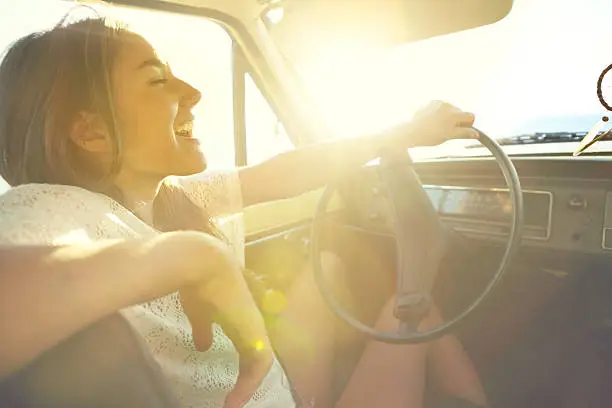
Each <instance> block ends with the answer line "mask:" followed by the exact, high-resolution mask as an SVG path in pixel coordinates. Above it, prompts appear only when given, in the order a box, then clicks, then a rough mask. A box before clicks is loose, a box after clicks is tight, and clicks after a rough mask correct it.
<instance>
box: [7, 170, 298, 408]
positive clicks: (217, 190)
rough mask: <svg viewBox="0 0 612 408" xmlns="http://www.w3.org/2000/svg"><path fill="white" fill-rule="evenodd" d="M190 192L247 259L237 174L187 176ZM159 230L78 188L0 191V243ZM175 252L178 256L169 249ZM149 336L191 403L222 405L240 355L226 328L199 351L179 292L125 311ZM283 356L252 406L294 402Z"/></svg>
mask: <svg viewBox="0 0 612 408" xmlns="http://www.w3.org/2000/svg"><path fill="white" fill-rule="evenodd" d="M178 180H179V182H180V183H181V184H182V185H183V186H184V188H185V191H186V192H187V194H188V196H189V197H190V198H191V199H192V200H193V201H194V202H195V203H197V204H199V205H201V206H202V207H204V208H205V209H206V211H207V212H208V213H209V214H210V215H211V216H212V217H213V219H214V220H215V221H217V223H218V225H219V228H220V229H221V230H222V231H223V233H224V234H225V235H226V236H227V237H228V239H229V241H230V243H231V244H232V246H233V248H234V251H235V253H236V256H237V257H238V258H239V259H240V260H241V261H242V262H244V231H243V225H242V219H241V212H242V195H241V192H240V182H239V179H238V176H237V173H236V172H218V173H208V172H207V173H203V174H201V175H198V176H193V177H189V178H180V179H178ZM156 233H157V232H156V231H155V230H154V229H153V228H151V227H149V226H148V225H147V224H145V223H144V222H142V221H141V220H140V219H139V218H137V217H136V216H135V215H134V214H133V213H131V212H130V211H129V210H127V209H126V208H125V207H123V206H122V205H120V204H119V203H117V202H116V201H114V200H112V199H110V198H108V197H106V196H104V195H101V194H97V193H93V192H90V191H87V190H84V189H81V188H78V187H70V186H61V185H49V184H29V185H23V186H19V187H16V188H12V189H10V190H9V191H8V192H6V193H5V194H3V195H2V196H0V244H70V243H79V242H91V241H96V240H104V239H121V238H128V239H129V238H133V237H139V236H152V235H154V234H156ZM169 256H171V254H169ZM122 313H123V314H124V315H125V316H126V317H127V318H128V320H129V321H130V322H131V323H132V324H133V325H134V326H135V327H136V329H137V330H138V331H139V332H140V333H141V334H142V335H143V337H144V338H145V340H146V341H147V343H148V345H149V346H150V349H151V352H152V353H153V355H154V356H155V358H156V360H157V361H158V362H159V364H160V365H161V367H162V369H163V371H164V372H165V374H166V376H167V377H168V379H169V380H170V382H171V384H172V385H173V387H174V389H175V392H176V394H177V396H178V397H179V399H180V401H181V403H182V406H184V407H202V408H204V407H221V406H222V405H223V401H224V398H225V396H226V395H227V393H228V392H229V391H230V390H231V388H232V387H233V385H234V384H235V382H236V378H237V374H238V354H237V352H236V350H235V348H234V346H233V344H232V343H231V341H230V340H229V338H228V337H227V336H226V335H225V334H224V333H223V331H222V329H221V328H220V327H219V326H216V325H215V327H214V340H213V345H212V347H211V349H210V350H208V351H206V352H198V351H197V350H196V349H195V346H194V344H193V339H192V336H191V327H190V325H189V322H188V320H187V317H186V315H185V314H184V313H183V311H182V308H181V305H180V302H179V298H178V293H172V294H169V295H167V296H164V297H162V298H159V299H156V300H154V301H152V302H149V303H146V304H142V305H138V306H134V307H130V308H128V309H125V310H123V311H122ZM294 406H295V403H294V402H293V399H292V396H291V392H290V387H289V383H288V381H287V378H286V377H285V374H284V372H283V370H282V368H281V366H280V364H278V362H277V361H275V363H274V365H273V366H272V368H271V369H270V372H269V373H268V375H267V377H266V378H265V379H264V381H263V383H262V384H261V386H260V387H259V389H258V390H257V392H256V393H255V395H254V396H253V398H252V399H251V401H250V402H249V404H248V405H247V407H253V408H277V407H282V408H285V407H294Z"/></svg>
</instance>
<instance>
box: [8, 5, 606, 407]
mask: <svg viewBox="0 0 612 408" xmlns="http://www.w3.org/2000/svg"><path fill="white" fill-rule="evenodd" d="M54 3H57V4H58V6H57V10H56V11H54V13H56V14H57V15H58V16H59V15H61V14H62V13H64V12H66V11H68V10H70V9H71V8H73V7H75V3H74V2H70V1H57V2H54ZM78 3H85V4H88V5H90V7H92V8H94V9H98V10H100V11H101V12H102V13H110V14H111V15H113V16H117V17H118V18H120V19H123V18H126V19H128V20H129V21H133V26H134V28H136V29H138V28H139V27H140V26H139V24H141V26H142V27H145V24H144V23H143V21H146V19H147V18H150V21H151V23H149V25H150V27H153V26H156V27H158V26H159V24H164V22H166V24H168V27H172V24H175V25H176V24H179V22H180V24H184V25H185V26H189V27H192V29H193V30H194V31H193V32H194V33H196V34H193V35H200V36H202V38H203V39H202V40H201V41H199V40H195V39H193V38H192V39H189V40H186V41H185V44H184V47H183V48H182V47H176V42H174V43H172V41H176V39H177V38H178V35H182V34H180V32H179V33H178V34H176V33H175V34H167V33H163V34H167V35H170V36H172V35H174V37H172V38H173V39H174V40H172V41H171V40H168V44H167V47H168V48H169V49H170V54H171V55H170V58H171V56H172V53H175V54H177V53H184V54H189V56H188V58H185V57H183V58H184V59H185V60H186V61H188V62H187V65H188V64H189V61H190V59H194V60H195V57H194V56H193V55H197V52H198V49H199V48H202V54H203V55H207V56H210V55H213V54H212V53H214V52H217V50H216V49H214V48H215V47H216V46H218V47H225V48H223V50H224V51H223V53H224V54H223V55H224V57H223V58H219V59H218V60H211V59H210V58H209V59H207V62H206V63H202V65H198V64H200V62H198V61H194V62H193V64H194V65H195V66H196V67H197V68H198V70H195V69H194V70H193V72H186V74H187V76H188V77H189V76H191V77H194V78H196V79H195V81H196V82H197V81H198V79H197V77H198V76H206V75H207V73H210V72H212V73H213V74H214V75H217V74H218V75H222V77H223V81H222V82H223V83H224V84H225V85H224V86H225V88H224V89H223V90H222V91H219V92H217V91H216V90H214V89H213V90H212V94H211V96H210V97H209V98H208V99H209V101H208V104H213V105H214V104H215V103H216V102H215V97H216V96H219V95H221V94H222V93H224V94H223V95H225V96H222V97H220V98H219V99H218V100H219V106H222V109H223V111H222V113H221V114H216V116H217V117H218V118H221V119H222V120H223V121H225V122H226V123H225V122H224V123H225V124H224V125H219V126H216V125H215V126H216V127H215V126H212V129H213V131H217V132H218V134H220V135H224V138H222V140H221V138H217V139H215V140H210V141H208V142H205V143H204V148H205V149H207V147H209V146H210V150H212V152H211V153H209V156H211V157H212V158H213V159H212V160H211V163H212V165H213V166H215V165H216V162H215V160H216V159H218V160H219V161H220V162H221V159H223V160H225V161H224V162H223V163H221V164H225V165H227V164H229V165H235V166H245V165H252V164H256V163H257V162H260V161H262V160H264V159H265V158H267V157H270V156H271V155H273V154H275V153H278V152H281V151H284V150H287V149H292V148H295V147H296V146H300V145H307V144H309V143H313V142H318V141H322V140H328V139H333V138H335V137H350V136H352V135H357V134H366V133H368V132H372V131H374V130H376V129H378V128H377V126H379V127H380V128H385V127H388V126H390V125H393V124H394V122H398V121H399V120H407V119H409V118H410V116H409V115H407V114H406V112H410V111H411V110H412V108H413V107H416V106H417V105H418V104H419V103H422V102H427V100H429V99H438V98H440V99H442V100H445V98H446V97H447V96H448V98H450V99H451V100H450V102H454V101H457V102H458V104H461V103H465V105H466V107H465V109H467V110H472V111H474V113H475V114H476V117H477V121H476V127H478V129H479V130H480V131H482V136H481V138H480V140H478V141H475V140H471V141H449V142H447V143H445V144H444V145H441V146H429V147H423V148H415V149H411V150H410V152H401V154H397V155H391V154H388V155H385V154H383V155H382V157H381V159H380V160H376V161H373V162H370V163H367V164H365V165H364V166H363V167H360V168H355V169H354V172H353V173H352V174H350V175H348V176H347V177H346V179H343V180H340V181H338V183H337V184H336V185H330V186H327V187H326V188H325V189H323V190H317V191H313V192H311V193H307V194H304V195H301V196H298V197H295V198H292V199H287V200H282V201H278V202H271V203H266V204H261V205H257V206H254V207H250V208H246V209H245V210H244V214H243V215H242V216H243V217H244V223H245V231H246V266H247V268H248V269H249V270H250V271H253V273H255V274H257V275H258V276H260V278H261V279H262V280H263V281H265V282H266V284H267V285H268V286H269V287H271V288H274V289H275V290H278V291H279V292H281V293H282V292H283V291H285V290H287V288H288V287H289V285H290V284H291V282H292V280H293V278H294V277H295V274H296V273H297V269H298V265H299V264H301V263H302V262H304V260H308V259H311V262H313V264H314V266H315V271H316V270H317V265H316V263H317V261H318V260H319V257H318V253H319V252H320V251H321V250H323V249H328V248H331V249H333V250H334V251H335V252H336V253H338V254H340V256H341V257H342V259H343V260H344V261H345V262H346V263H347V266H348V269H349V270H350V271H351V274H350V277H351V278H350V281H349V283H348V284H349V286H350V290H351V291H352V292H353V293H354V296H355V298H356V299H359V302H358V303H357V304H356V305H355V308H354V309H353V310H351V311H350V312H348V311H345V310H342V308H341V307H340V305H339V304H338V303H337V302H335V301H334V299H333V298H328V299H327V300H328V301H329V303H330V307H332V309H334V311H335V312H336V313H337V314H338V315H339V316H340V318H342V319H343V320H345V321H347V323H348V324H350V325H353V326H357V328H358V329H359V330H361V331H363V332H364V335H363V341H362V342H361V343H360V344H357V345H355V347H353V348H350V349H342V350H339V352H338V355H337V356H336V361H335V365H336V372H337V373H336V376H335V377H336V378H335V382H336V384H335V387H336V389H337V390H341V389H342V387H343V385H344V384H346V381H347V380H348V377H349V376H350V373H351V372H352V370H353V369H354V367H355V364H356V362H357V361H358V359H359V356H360V353H361V351H362V350H363V346H364V343H365V341H366V340H367V339H369V338H371V337H375V338H377V339H379V340H380V341H387V342H393V343H414V342H418V341H426V340H429V339H431V338H435V336H439V335H441V334H443V333H446V332H448V331H451V332H453V333H455V334H456V335H457V336H458V337H459V339H460V340H461V342H462V343H463V345H464V346H465V348H466V349H467V351H468V353H469V355H470V357H471V358H472V360H473V361H474V363H475V365H476V367H477V369H478V372H479V374H480V375H481V378H482V380H483V382H484V384H485V388H486V390H487V394H488V396H489V398H490V404H491V406H493V407H517V406H521V407H548V406H550V407H552V406H555V407H604V406H609V405H610V402H609V401H610V400H612V394H611V393H610V391H609V390H610V387H609V386H608V384H607V382H606V381H607V380H608V379H609V378H612V297H611V296H610V295H609V294H610V293H612V275H611V273H610V270H611V269H612V160H611V156H610V151H612V150H610V148H611V147H612V145H610V144H609V142H607V140H608V139H607V138H608V133H609V132H607V129H608V128H609V122H608V121H607V119H606V118H607V116H606V115H608V114H610V112H609V109H608V108H609V105H608V103H609V102H608V101H612V95H611V97H610V98H609V99H607V100H606V99H605V97H606V93H609V89H610V86H611V85H612V74H610V75H609V76H610V81H608V79H607V78H606V74H607V72H608V71H610V69H609V64H612V53H610V52H607V51H606V48H605V47H606V46H607V50H610V49H612V48H610V45H612V36H609V34H608V35H607V36H606V35H604V34H606V33H605V30H604V27H605V23H606V22H607V19H606V17H608V16H610V15H611V14H610V13H611V11H610V9H609V6H608V5H607V4H606V0H587V1H584V2H580V4H577V3H578V2H572V1H570V0H564V1H551V0H514V1H513V0H455V1H452V2H451V1H446V0H334V1H326V0H233V1H229V0H163V1H162V0H148V1H142V0H107V1H103V2H91V3H89V2H87V1H85V2H78ZM0 4H2V7H5V6H6V7H7V10H9V8H10V7H13V9H12V11H11V12H12V13H13V14H12V15H14V16H16V15H23V14H19V13H23V12H24V11H23V10H25V9H24V6H15V5H12V3H11V5H9V4H8V1H6V0H0ZM19 7H21V8H19ZM32 7H34V8H37V7H40V10H41V13H42V12H43V11H44V9H43V6H42V3H41V1H40V0H34V1H33V5H32ZM45 7H47V6H45ZM9 11H10V10H9ZM10 15H11V14H10V13H9V14H6V15H5V16H10ZM143 16H146V17H143ZM5 18H7V21H8V19H9V18H10V17H3V16H2V13H0V21H2V22H3V24H4V19H5ZM25 18H26V19H27V18H28V17H27V16H25ZM32 19H33V20H34V19H39V20H41V21H42V19H41V18H40V17H36V18H34V17H32ZM37 21H38V20H37ZM153 22H154V23H153ZM37 24H38V23H37ZM41 24H42V23H41ZM156 24H157V25H156ZM213 26H214V27H213ZM27 29H29V26H26V27H23V28H21V30H22V31H24V32H23V34H25V32H27ZM145 29H146V27H145ZM198 30H200V31H198ZM145 31H146V30H145ZM157 31H159V30H157ZM162 31H163V30H162ZM169 31H171V30H169ZM578 31H580V32H578ZM154 34H155V33H154ZM0 35H4V36H5V37H7V38H8V37H11V36H12V38H8V39H9V40H11V39H14V38H15V37H16V35H15V34H14V33H13V32H9V31H8V30H7V31H6V35H5V33H4V32H3V31H2V30H1V29H0ZM157 35H158V36H162V33H157ZM206 35H209V36H213V37H214V36H217V37H216V38H217V39H216V40H214V41H212V40H211V41H212V42H211V43H209V45H207V44H206V40H205V38H206ZM515 39H516V41H515ZM519 39H520V41H519ZM1 40H2V41H5V38H2V39H1ZM7 41H8V40H7ZM215 41H216V42H215ZM215 44H217V45H215ZM219 44H221V45H219ZM529 44H532V46H533V47H532V48H529ZM0 45H2V43H0ZM172 48H174V49H172ZM390 50H395V51H393V52H395V53H396V54H391V52H392V51H390ZM398 50H399V51H398ZM194 53H196V54H194ZM389 55H396V56H395V57H390V56H389ZM398 55H399V56H398ZM394 58H395V59H394ZM211 61H212V62H211ZM377 64H378V65H377ZM200 68H201V69H200ZM607 68H608V69H607ZM180 69H181V68H178V69H177V70H179V72H180ZM400 79H401V80H402V81H403V82H401V83H400V82H399V81H400ZM201 81H203V82H200V83H202V84H203V85H201V87H204V88H206V86H207V84H208V82H206V81H207V79H206V78H204V79H201ZM209 81H210V79H209ZM608 84H609V85H608ZM447 91H448V92H447ZM204 93H205V94H206V91H205V92H204ZM355 100H357V101H355ZM481 108H482V109H481ZM219 109H221V108H219ZM212 115H215V114H214V113H213V114H210V113H204V114H203V116H204V119H205V120H206V119H207V118H209V117H211V116H212ZM360 116H361V117H360ZM221 119H220V120H221ZM370 119H371V120H370ZM374 119H377V121H376V120H374ZM208 133H209V134H210V130H209V131H208ZM205 137H206V136H205ZM588 138H590V140H592V139H597V142H595V143H591V145H589V147H588V148H586V150H584V151H580V154H579V155H578V154H576V152H577V149H582V148H583V145H584V144H585V142H584V140H586V139H588ZM581 142H582V145H581ZM217 153H218V154H217ZM404 153H405V154H404ZM423 214H425V215H426V216H423ZM318 269H320V265H319V268H318ZM415 270H420V271H423V270H427V271H428V272H427V274H418V273H416V272H415ZM435 272H437V278H436V280H435V284H433V287H431V288H430V287H429V286H428V284H427V283H426V282H425V281H424V280H423V279H426V278H427V276H430V275H431V273H435ZM428 274H429V275H428ZM426 275H427V276H426ZM319 283H320V286H321V291H322V293H323V294H325V291H326V288H325V282H324V281H323V280H319ZM394 287H396V289H393V288H394ZM394 290H395V292H396V294H397V295H398V298H399V299H400V302H399V303H400V304H398V305H396V313H397V314H398V316H401V320H402V321H403V323H405V324H402V327H400V328H398V332H397V333H386V334H385V333H375V332H372V331H371V328H370V326H371V325H373V323H374V321H375V319H376V317H377V315H378V312H379V310H380V308H381V307H382V304H383V302H384V301H385V299H387V298H388V296H389V295H390V294H392V293H393V291H394ZM328 297H331V296H328ZM432 298H434V299H435V300H436V303H437V304H438V306H439V307H440V308H441V309H442V312H443V314H444V316H445V319H446V321H447V323H448V324H445V326H444V327H443V328H442V330H438V331H436V329H434V330H433V331H432V332H431V333H419V332H417V331H415V330H413V323H414V322H415V319H416V320H418V318H419V317H420V316H421V315H422V313H423V311H424V310H426V309H427V306H428V304H429V302H430V301H431V299H432ZM423 308H425V309H423ZM368 330H369V331H368ZM92 369H95V368H92ZM338 392H339V391H338Z"/></svg>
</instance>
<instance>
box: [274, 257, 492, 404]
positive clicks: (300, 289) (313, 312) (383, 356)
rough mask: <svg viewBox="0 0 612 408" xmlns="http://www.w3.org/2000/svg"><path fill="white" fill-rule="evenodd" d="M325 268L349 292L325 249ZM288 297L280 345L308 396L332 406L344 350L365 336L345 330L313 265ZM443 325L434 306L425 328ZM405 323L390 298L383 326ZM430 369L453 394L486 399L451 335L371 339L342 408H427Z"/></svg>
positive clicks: (278, 329)
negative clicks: (409, 341) (337, 361)
mask: <svg viewBox="0 0 612 408" xmlns="http://www.w3.org/2000/svg"><path fill="white" fill-rule="evenodd" d="M322 265H323V268H324V271H325V272H326V276H327V278H328V281H331V282H330V283H331V284H332V286H333V287H334V289H335V290H336V292H337V293H338V292H342V289H345V288H346V286H345V284H344V267H343V265H342V262H341V261H340V260H339V259H338V258H337V257H335V256H334V255H331V254H324V255H323V256H322ZM287 297H288V303H287V307H286V309H285V311H284V312H283V314H282V316H281V317H280V319H279V320H278V322H277V324H276V325H275V326H274V327H273V328H272V329H271V330H270V335H271V339H272V343H273V344H274V346H275V348H276V350H277V353H278V355H279V358H280V360H281V361H282V362H283V364H284V366H285V369H286V372H287V375H288V377H289V379H290V380H291V382H292V385H293V386H294V387H295V389H296V391H297V393H298V395H299V396H300V398H301V400H302V401H304V402H311V401H314V402H315V403H316V407H328V406H330V405H331V384H332V383H333V381H332V380H333V378H332V377H333V367H332V362H333V358H334V355H335V353H336V350H337V348H338V347H349V346H350V345H351V343H353V344H354V343H355V342H358V341H359V338H360V336H359V335H358V334H357V333H355V332H354V331H349V330H346V329H345V330H338V329H339V328H343V326H342V325H339V324H338V319H337V318H336V317H335V316H334V315H333V314H332V312H330V311H329V309H328V307H327V305H326V304H325V303H324V301H323V299H322V298H321V296H320V294H319V292H318V289H317V288H316V285H315V283H314V279H313V277H312V273H311V272H310V270H309V269H308V268H305V270H304V271H303V273H302V275H301V276H300V277H299V278H298V279H297V282H296V284H295V285H294V287H292V289H291V291H290V293H288V294H287ZM339 297H340V298H344V299H346V298H348V297H350V294H348V293H339ZM440 322H441V317H440V315H439V313H438V312H437V310H436V309H434V310H432V313H431V314H430V316H428V318H427V319H425V320H424V321H423V322H422V324H421V328H427V327H432V326H436V325H438V324H440ZM398 324H399V322H398V321H397V319H395V317H394V316H393V302H392V301H389V302H388V303H387V305H386V306H385V307H384V309H383V311H382V313H381V314H380V317H379V319H378V322H377V324H376V328H377V329H379V330H382V331H395V330H397V327H398ZM340 333H341V335H340V336H339V334H340ZM426 370H428V371H429V372H430V374H431V377H432V378H433V380H434V382H435V383H436V385H438V388H440V390H441V391H442V392H444V393H445V394H449V395H452V396H455V397H460V398H465V399H469V400H471V401H472V402H474V403H477V404H481V405H482V404H483V403H484V401H485V398H484V392H483V390H482V386H481V385H480V381H479V379H478V376H477V374H476V371H475V370H474V368H473V366H472V364H471V362H470V360H469V358H468V356H467V355H466V354H465V351H464V350H463V348H462V347H461V344H460V343H459V342H458V340H457V339H456V338H454V337H452V336H445V337H444V338H442V339H439V340H437V341H435V342H432V343H427V344H418V345H401V346H400V345H388V344H384V343H379V342H369V343H368V344H367V346H366V349H365V351H364V353H363V355H362V357H361V359H360V360H359V363H358V364H357V367H356V368H355V370H354V371H353V374H352V376H351V378H350V380H349V383H348V385H347V386H346V388H345V390H344V392H343V394H342V395H341V397H340V400H339V401H338V404H337V405H336V406H337V407H339V408H344V407H351V408H359V407H368V408H369V407H376V406H381V407H383V406H384V407H390V408H392V407H401V408H419V407H422V406H423V394H424V389H425V379H426Z"/></svg>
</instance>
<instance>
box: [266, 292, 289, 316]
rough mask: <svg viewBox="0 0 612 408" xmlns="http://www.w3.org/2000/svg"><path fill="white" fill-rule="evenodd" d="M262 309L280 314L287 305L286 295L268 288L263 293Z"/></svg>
mask: <svg viewBox="0 0 612 408" xmlns="http://www.w3.org/2000/svg"><path fill="white" fill-rule="evenodd" d="M261 307H262V309H263V310H264V311H265V312H267V313H270V314H275V315H277V314H280V313H281V312H282V311H283V310H285V307H287V297H286V296H285V295H284V294H283V293H282V292H280V291H278V290H274V289H270V290H268V291H266V293H265V294H264V295H263V299H262V302H261Z"/></svg>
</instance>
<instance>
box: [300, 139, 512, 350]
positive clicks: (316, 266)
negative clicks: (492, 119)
mask: <svg viewBox="0 0 612 408" xmlns="http://www.w3.org/2000/svg"><path fill="white" fill-rule="evenodd" d="M476 131H477V132H478V134H479V140H480V142H481V143H482V144H483V145H484V146H485V147H486V148H488V149H489V150H490V151H491V153H492V154H493V157H494V158H495V160H496V161H497V163H498V164H499V166H500V168H501V171H502V174H503V176H504V179H505V181H506V184H507V185H508V188H509V190H510V201H511V202H512V217H511V226H510V234H509V237H508V241H507V244H506V249H505V251H504V255H503V257H502V260H501V263H500V265H499V268H498V269H497V272H496V273H495V275H494V276H493V277H492V278H491V280H490V281H489V283H488V284H487V285H486V287H485V288H484V290H483V292H482V293H481V294H480V295H479V296H478V297H477V298H476V300H474V301H473V302H472V303H471V304H470V305H469V306H468V307H466V308H465V309H464V310H463V311H462V312H461V313H459V314H458V315H457V316H455V317H454V318H453V319H451V320H449V321H447V322H444V323H442V324H440V325H439V326H437V327H434V328H431V329H428V330H425V331H417V330H416V328H417V326H418V324H419V322H420V321H421V319H422V318H423V317H425V316H426V315H427V314H428V312H429V308H430V306H431V304H432V296H431V290H432V287H433V281H434V278H435V275H436V273H437V271H438V268H439V265H440V261H441V259H442V257H443V255H444V252H445V248H446V240H445V234H444V228H443V225H442V222H441V221H440V219H439V217H438V213H437V211H436V209H435V208H434V206H433V204H432V202H431V200H430V199H429V196H428V195H427V193H426V192H425V190H424V189H423V186H422V184H421V182H420V180H419V178H418V176H417V174H416V172H415V170H414V168H413V166H412V161H411V159H410V155H409V154H408V152H400V153H397V152H395V153H389V152H386V153H383V154H382V155H381V162H380V166H379V172H380V176H381V179H382V181H383V184H384V186H385V188H386V190H387V194H388V197H389V201H390V204H391V208H392V213H393V223H394V226H395V232H396V244H397V263H396V275H397V285H396V294H395V308H394V314H395V317H396V318H398V320H399V321H400V325H399V327H398V331H397V332H381V331H378V330H376V329H374V328H372V327H370V326H368V325H366V324H364V323H362V322H360V321H359V320H357V319H356V318H355V317H354V316H352V315H350V314H349V313H347V311H346V310H345V309H344V308H343V307H342V306H341V305H340V303H339V302H338V300H337V299H336V298H335V296H334V294H333V292H332V290H330V288H329V286H328V285H327V283H326V281H325V278H324V276H323V271H322V267H321V255H320V242H319V241H320V239H319V236H320V235H321V231H322V228H323V224H324V223H323V219H324V215H325V213H326V208H327V204H328V202H329V200H330V199H331V197H332V196H333V194H334V192H335V190H336V188H335V187H334V186H332V185H329V186H327V187H326V189H325V191H324V192H323V195H322V196H321V198H320V199H319V202H318V205H317V208H316V210H315V215H314V219H313V225H312V237H311V242H310V244H311V251H310V257H311V263H312V267H313V273H314V277H315V281H316V282H317V285H318V287H319V290H320V292H321V294H322V296H323V298H324V299H325V301H326V303H327V304H328V306H329V307H330V308H331V310H332V311H333V312H334V313H335V314H336V315H337V316H338V317H340V318H341V319H342V320H344V321H345V322H346V323H348V324H349V325H350V326H352V327H354V328H355V329H357V330H359V331H360V332H363V333H365V334H367V335H369V336H370V337H372V338H373V339H376V340H378V341H382V342H385V343H395V344H410V343H421V342H427V341H431V340H434V339H436V338H439V337H441V336H443V335H444V334H446V333H448V332H449V331H451V330H452V329H453V328H455V327H456V326H457V325H458V324H459V322H461V321H462V320H463V319H465V318H466V317H467V316H468V315H470V314H471V313H472V312H474V310H476V309H477V308H478V307H479V306H480V305H481V304H482V302H483V300H484V299H485V298H486V297H487V296H488V295H489V294H490V293H491V291H492V289H493V287H494V286H495V285H496V284H497V283H498V282H499V280H500V279H501V277H502V276H503V274H504V273H505V272H506V270H507V269H508V265H509V264H510V261H511V260H512V258H513V256H514V254H515V253H516V252H517V250H518V249H519V246H520V242H521V237H522V229H523V195H522V191H521V184H520V181H519V178H518V174H517V172H516V169H515V168H514V165H513V164H512V162H511V161H510V158H509V157H508V155H507V154H506V153H505V152H504V151H503V150H502V148H501V147H500V145H499V144H498V143H497V142H496V141H495V140H493V139H492V138H490V137H489V136H487V135H485V134H484V133H483V132H481V131H480V130H478V129H476Z"/></svg>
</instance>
